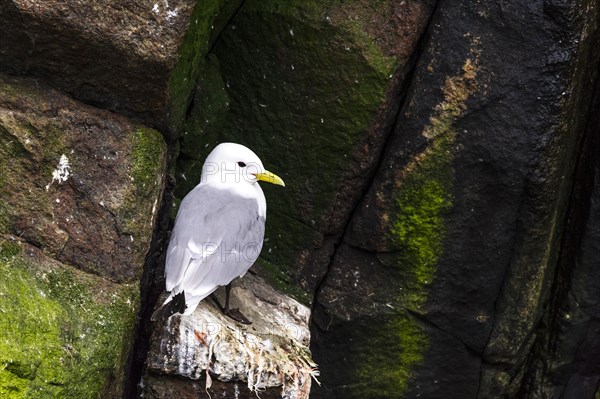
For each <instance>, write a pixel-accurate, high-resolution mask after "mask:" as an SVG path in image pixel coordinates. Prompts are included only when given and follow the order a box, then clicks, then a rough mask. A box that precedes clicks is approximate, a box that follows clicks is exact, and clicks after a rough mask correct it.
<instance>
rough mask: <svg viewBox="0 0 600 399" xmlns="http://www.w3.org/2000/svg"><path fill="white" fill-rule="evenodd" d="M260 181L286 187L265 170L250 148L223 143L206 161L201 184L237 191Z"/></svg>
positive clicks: (281, 181) (277, 177) (279, 179)
mask: <svg viewBox="0 0 600 399" xmlns="http://www.w3.org/2000/svg"><path fill="white" fill-rule="evenodd" d="M258 181H265V182H268V183H273V184H278V185H281V186H285V184H284V182H283V180H281V178H280V177H279V176H277V175H275V174H274V173H271V172H269V171H268V170H265V167H264V166H263V163H262V161H261V160H260V158H259V157H258V156H257V155H256V154H255V153H254V152H253V151H252V150H251V149H249V148H248V147H245V146H243V145H241V144H236V143H221V144H219V145H218V146H216V147H215V148H214V149H213V150H212V151H211V153H210V154H208V157H207V158H206V161H204V165H203V166H202V178H201V183H204V184H210V185H213V186H219V187H223V188H225V187H227V188H230V189H235V191H239V190H245V189H244V188H243V187H248V185H252V186H254V185H256V183H257V182H258Z"/></svg>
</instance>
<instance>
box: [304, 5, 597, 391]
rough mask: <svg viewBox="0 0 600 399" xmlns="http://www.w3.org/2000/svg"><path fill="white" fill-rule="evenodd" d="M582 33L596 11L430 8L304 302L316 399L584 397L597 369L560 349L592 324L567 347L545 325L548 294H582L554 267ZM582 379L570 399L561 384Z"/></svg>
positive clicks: (576, 150)
mask: <svg viewBox="0 0 600 399" xmlns="http://www.w3.org/2000/svg"><path fill="white" fill-rule="evenodd" d="M500 16H501V17H500ZM597 24H598V4H597V2H580V3H578V4H570V5H568V6H567V5H563V4H562V3H561V4H554V3H553V4H552V5H548V4H546V5H545V6H544V7H541V6H539V7H538V6H531V5H530V3H525V2H522V3H521V4H511V6H509V7H503V6H502V5H500V4H491V3H485V4H483V3H482V4H478V5H477V6H474V5H473V4H472V3H469V4H467V3H466V2H460V1H454V2H443V3H442V4H441V5H440V8H439V9H438V10H437V12H436V14H435V16H434V17H433V20H432V24H431V27H430V30H429V32H428V36H429V37H428V40H427V43H426V44H425V46H424V49H423V53H422V54H421V55H420V57H419V62H418V65H417V68H416V70H415V73H414V76H412V83H411V88H410V90H409V92H408V93H407V97H406V99H405V102H404V103H403V106H402V108H401V113H400V117H399V119H398V121H397V123H396V126H395V128H394V132H393V137H392V139H391V140H390V142H389V144H388V145H387V147H386V153H385V155H384V157H383V159H382V163H381V165H380V168H379V169H378V172H377V174H376V176H375V179H374V181H373V183H372V185H371V186H370V188H369V190H368V192H367V194H366V195H365V197H364V198H363V199H362V201H361V204H360V206H359V207H358V208H357V210H356V212H355V214H354V216H353V218H352V220H351V222H350V225H349V228H348V230H347V231H346V234H345V235H344V238H343V242H342V244H341V245H340V246H339V248H338V250H337V251H336V253H335V254H334V257H333V262H332V265H331V267H330V268H329V272H328V274H327V277H326V279H325V281H324V282H323V284H322V285H321V291H320V292H319V293H318V296H317V304H316V314H315V315H314V320H315V332H317V333H318V335H317V336H316V338H315V340H314V345H313V350H314V352H315V355H316V360H317V362H318V363H319V364H320V367H321V370H322V375H323V385H324V387H326V388H327V390H325V391H320V392H317V393H318V395H317V397H320V396H322V397H347V398H350V397H357V398H366V397H417V396H419V397H427V398H437V397H445V398H495V397H498V398H499V397H531V398H542V397H564V398H575V397H586V398H592V396H593V392H594V390H595V389H596V386H597V381H598V373H597V371H593V370H597V360H595V361H590V360H589V358H588V357H585V359H588V360H583V359H582V361H581V363H580V362H579V361H576V360H575V359H576V358H577V356H581V354H580V355H576V350H574V348H577V347H579V345H587V346H591V347H593V346H594V345H595V342H596V340H595V339H590V338H585V336H586V334H592V333H593V328H594V327H593V323H592V324H591V325H590V327H589V328H585V327H583V326H581V327H578V328H573V329H572V330H571V331H570V332H569V334H571V335H570V336H569V337H570V338H572V339H574V340H575V341H570V339H569V338H566V337H565V338H559V336H558V335H554V334H558V331H557V330H553V329H549V328H548V327H547V325H545V323H546V322H547V321H548V320H549V319H553V320H555V321H556V318H557V317H561V316H559V315H560V314H561V313H560V311H559V310H558V309H557V308H556V307H554V306H552V305H551V303H552V301H550V299H551V298H553V297H554V295H555V293H556V292H555V289H557V288H558V287H557V286H559V287H560V290H561V291H563V295H565V296H564V297H569V296H570V295H574V296H575V297H578V296H579V295H580V294H581V293H583V292H587V291H585V290H583V291H581V290H579V289H577V290H576V291H574V292H571V293H569V288H566V287H564V286H563V284H566V282H567V281H568V280H570V279H571V278H572V277H573V278H575V280H574V281H573V283H574V284H577V278H576V274H572V271H571V269H570V266H566V264H565V266H563V268H562V269H563V272H562V273H563V274H566V275H567V276H568V277H567V276H565V277H563V278H562V280H561V279H558V278H557V265H558V264H559V258H560V255H561V253H563V251H564V249H565V247H564V246H563V245H562V244H561V243H562V242H563V241H562V240H565V239H567V237H568V234H569V233H570V229H571V228H572V227H571V226H572V225H571V222H565V221H566V215H567V212H568V208H569V207H573V208H576V209H579V206H580V203H579V202H577V201H575V202H574V201H573V200H572V198H573V197H572V193H573V187H574V181H575V180H576V174H575V165H576V164H577V162H578V159H579V157H580V155H581V148H582V143H583V142H585V141H586V140H584V137H585V133H584V132H585V129H586V123H587V122H586V121H587V120H588V118H589V115H590V112H591V110H592V108H591V104H592V101H591V98H592V90H590V89H589V86H587V88H586V87H585V86H586V85H589V82H596V81H597V66H598V59H599V57H598V54H597V50H596V49H597V46H598V43H599V42H598V26H597ZM515 42H519V48H515V47H514V43H515ZM594 112H597V109H594ZM593 126H594V129H596V130H595V131H594V132H592V133H589V134H590V135H597V128H598V125H597V124H596V125H593ZM586 190H589V188H586ZM585 212H586V213H587V211H585ZM592 225H593V222H592ZM586 248H588V249H587V250H588V251H589V247H586ZM589 254H590V255H591V258H587V255H584V252H580V253H579V255H580V256H582V257H584V258H586V259H587V260H585V261H583V260H580V262H581V263H582V265H585V264H587V263H588V262H592V263H596V264H597V258H596V260H593V259H594V255H593V254H592V253H589ZM570 262H572V261H568V264H569V265H572V263H570ZM582 267H586V266H582ZM587 267H590V266H587ZM588 283H590V284H591V286H594V285H593V283H591V282H590V281H588ZM553 286H554V288H553ZM597 287H598V286H597V285H596V286H595V289H596V290H597ZM588 289H589V288H588ZM594 298H595V299H594V300H591V301H590V302H589V303H592V302H594V301H597V300H598V296H597V295H596V296H594ZM572 306H573V305H572ZM591 306H593V305H591ZM557 312H558V313H557ZM592 313H593V312H592ZM548 317H549V319H548ZM592 318H593V316H591V315H590V313H589V310H588V313H587V314H586V315H585V316H583V315H582V319H581V320H582V322H583V320H586V322H589V321H590V320H592ZM562 324H563V323H559V325H562ZM563 327H564V328H567V329H568V328H569V327H568V326H563ZM590 328H591V330H590ZM574 330H578V331H577V332H575V331H574ZM586 339H587V341H586ZM567 340H569V344H567V343H566V342H565V341H567ZM574 342H577V344H575V343H574ZM557 343H558V345H559V346H562V347H561V348H560V349H559V350H558V351H557V352H556V349H555V345H556V344H557ZM567 345H573V346H574V347H571V348H570V349H568V350H570V351H571V352H570V353H569V354H567V353H568V352H565V351H566V350H567V348H565V346H567ZM549 359H554V360H549ZM567 359H568V360H567ZM555 361H556V362H555ZM591 363H595V364H596V365H595V366H593V367H591ZM340 364H344V365H346V366H347V367H343V368H342V369H340V367H339V365H340ZM574 364H575V366H573V367H574V369H575V370H578V371H574V370H573V371H567V370H568V367H569V366H567V365H574ZM578 364H581V365H578ZM548 366H550V370H548V373H547V372H545V371H541V370H546V367H548ZM561 366H562V368H561ZM582 368H585V369H586V371H585V372H583V371H582V370H581V369H582ZM328 370H329V372H328ZM334 370H335V371H334ZM572 373H574V374H572ZM583 380H585V381H586V384H588V385H587V387H588V388H585V389H587V390H586V391H585V395H584V396H579V392H584V391H583V389H584V388H577V389H581V391H576V390H574V389H575V388H571V387H570V385H569V386H568V387H567V388H565V387H566V386H567V384H573V387H574V386H575V385H577V386H581V385H579V383H580V382H581V381H583ZM567 381H573V382H569V383H568V382H567ZM575 381H577V382H575ZM575 392H578V393H575ZM561 395H562V396H561Z"/></svg>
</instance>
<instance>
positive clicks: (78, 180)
mask: <svg viewBox="0 0 600 399" xmlns="http://www.w3.org/2000/svg"><path fill="white" fill-rule="evenodd" d="M0 142H1V143H2V145H1V146H0V195H1V197H2V201H1V202H0V233H5V234H14V235H17V236H20V237H22V238H23V239H24V240H26V241H28V242H30V243H32V244H35V245H36V246H38V247H40V248H42V249H43V250H44V251H45V252H46V254H47V255H49V256H52V257H55V259H57V260H59V261H61V262H63V263H67V264H71V265H74V266H76V267H78V268H80V269H82V270H85V271H88V272H92V273H95V274H97V275H100V276H104V277H107V278H109V279H112V280H113V281H119V282H125V281H127V282H131V281H136V280H137V279H138V278H139V277H140V275H141V270H142V266H143V263H144V258H145V256H146V252H147V251H148V248H149V244H150V239H151V237H152V232H153V229H154V222H155V219H156V215H157V212H158V208H159V206H158V205H159V201H160V199H161V196H162V190H163V188H164V179H165V165H166V145H165V143H164V140H163V137H162V135H161V134H160V133H159V132H158V131H156V130H153V129H150V128H147V127H144V126H141V125H138V124H136V123H133V122H131V121H130V120H128V119H126V118H123V117H121V116H118V115H115V114H112V113H110V112H108V111H104V110H98V109H96V108H93V107H90V106H87V105H84V104H81V103H78V102H76V101H74V100H72V99H70V98H68V97H66V96H65V95H64V94H62V93H60V92H57V91H56V90H53V89H50V88H48V87H44V86H43V85H41V84H37V83H35V82H33V81H31V80H27V79H17V78H10V77H5V76H0Z"/></svg>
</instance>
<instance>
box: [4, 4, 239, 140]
mask: <svg viewBox="0 0 600 399" xmlns="http://www.w3.org/2000/svg"><path fill="white" fill-rule="evenodd" d="M238 3H239V1H237V0H235V1H228V0H214V1H201V2H196V1H194V0H171V1H154V0H144V1H116V0H103V1H72V0H69V1H36V2H32V1H27V0H2V1H0V37H1V39H0V72H2V71H3V72H9V73H16V74H27V75H30V76H35V77H38V78H42V79H44V80H46V81H48V82H50V83H52V84H53V85H55V86H57V87H60V88H62V89H63V90H66V91H67V92H69V93H70V94H71V95H73V96H75V97H76V98H78V99H80V100H82V101H84V102H86V103H91V104H94V105H96V106H99V107H102V108H108V109H112V110H116V111H119V112H121V113H124V114H126V115H129V116H133V117H135V118H137V119H140V120H142V121H143V122H145V123H147V124H150V125H153V126H157V127H159V128H161V129H163V130H165V129H167V131H169V132H171V133H174V132H175V130H176V129H177V128H178V126H179V125H180V124H181V122H182V120H183V116H184V114H185V111H186V109H187V104H188V101H189V95H190V93H191V89H192V87H193V86H194V82H195V81H196V79H197V78H198V71H199V65H200V59H201V57H202V56H203V54H204V53H205V52H206V51H207V50H208V48H209V46H210V42H211V40H212V39H211V37H212V35H215V34H216V33H218V32H219V27H220V25H221V24H222V23H223V22H224V21H222V20H215V17H216V16H217V15H220V16H221V18H227V15H228V13H231V12H233V10H234V9H235V8H236V7H237V4H238ZM219 13H220V14H219ZM225 20H226V19H225ZM215 27H216V28H215Z"/></svg>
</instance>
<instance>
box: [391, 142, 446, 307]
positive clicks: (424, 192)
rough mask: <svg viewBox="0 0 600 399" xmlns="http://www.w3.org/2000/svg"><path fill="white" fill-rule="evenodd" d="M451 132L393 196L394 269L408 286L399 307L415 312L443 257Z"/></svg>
mask: <svg viewBox="0 0 600 399" xmlns="http://www.w3.org/2000/svg"><path fill="white" fill-rule="evenodd" d="M454 137H455V135H454V133H453V132H452V131H449V132H447V134H446V135H444V136H442V137H440V139H439V140H437V141H435V142H434V143H432V145H431V147H430V148H429V149H428V150H427V152H426V153H425V155H424V157H423V159H422V160H420V162H419V163H418V165H416V166H414V170H411V171H409V172H408V174H407V176H406V177H405V179H404V180H403V181H402V185H401V187H400V190H399V192H398V193H397V196H396V206H397V214H396V220H395V221H394V222H393V224H392V226H391V234H392V235H393V237H394V241H395V242H396V244H397V246H398V249H399V251H398V255H397V260H396V262H397V263H396V267H398V268H401V269H403V270H404V271H405V273H404V277H405V281H406V283H407V286H408V287H409V289H408V290H405V292H404V293H403V294H402V295H401V298H400V301H401V303H402V306H405V307H410V308H413V309H418V307H419V306H421V305H422V302H423V299H420V297H421V296H422V295H419V294H417V293H419V292H420V291H423V295H425V292H424V287H425V286H427V285H428V284H429V283H430V282H431V280H432V279H433V276H434V275H435V266H436V264H437V262H438V259H439V258H440V256H441V255H442V252H443V248H442V241H443V237H444V235H445V230H444V214H445V212H447V211H448V210H449V209H450V207H451V205H452V201H451V195H450V191H451V188H452V179H453V174H452V173H453V172H452V166H451V160H452V158H451V150H452V148H451V144H452V143H453V141H454Z"/></svg>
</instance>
